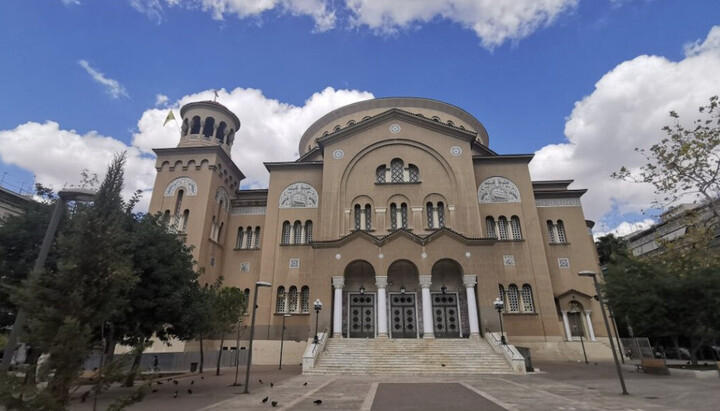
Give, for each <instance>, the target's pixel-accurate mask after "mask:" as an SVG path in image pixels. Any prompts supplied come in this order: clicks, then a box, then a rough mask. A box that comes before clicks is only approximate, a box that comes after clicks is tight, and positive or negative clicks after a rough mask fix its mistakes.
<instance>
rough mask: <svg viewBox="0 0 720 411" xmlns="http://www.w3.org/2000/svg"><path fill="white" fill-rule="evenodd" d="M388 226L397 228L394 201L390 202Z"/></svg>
mask: <svg viewBox="0 0 720 411" xmlns="http://www.w3.org/2000/svg"><path fill="white" fill-rule="evenodd" d="M390 228H391V229H393V230H396V229H397V206H396V205H395V203H392V204H390Z"/></svg>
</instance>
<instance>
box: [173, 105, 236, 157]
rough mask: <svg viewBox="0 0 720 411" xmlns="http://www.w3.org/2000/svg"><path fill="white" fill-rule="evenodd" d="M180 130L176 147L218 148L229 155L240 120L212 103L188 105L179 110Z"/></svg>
mask: <svg viewBox="0 0 720 411" xmlns="http://www.w3.org/2000/svg"><path fill="white" fill-rule="evenodd" d="M180 116H181V117H182V128H181V129H180V143H179V144H178V147H198V146H215V145H217V146H220V147H222V148H223V150H225V152H226V153H228V154H230V149H231V148H232V145H233V142H234V140H235V133H237V131H238V130H239V129H240V120H239V119H238V118H237V116H236V115H235V114H234V113H233V112H232V111H230V110H228V108H227V107H225V106H223V105H222V104H220V103H217V102H214V101H197V102H193V103H188V104H186V105H184V106H183V107H182V108H181V109H180Z"/></svg>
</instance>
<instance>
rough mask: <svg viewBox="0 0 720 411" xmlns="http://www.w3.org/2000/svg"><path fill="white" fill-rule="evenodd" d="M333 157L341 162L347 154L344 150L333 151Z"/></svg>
mask: <svg viewBox="0 0 720 411" xmlns="http://www.w3.org/2000/svg"><path fill="white" fill-rule="evenodd" d="M332 156H333V158H334V159H335V160H340V159H341V158H343V157H345V152H343V151H342V150H335V151H333V154H332Z"/></svg>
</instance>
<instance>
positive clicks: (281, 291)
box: [275, 285, 286, 313]
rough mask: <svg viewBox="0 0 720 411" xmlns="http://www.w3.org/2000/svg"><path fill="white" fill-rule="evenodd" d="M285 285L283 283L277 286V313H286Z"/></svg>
mask: <svg viewBox="0 0 720 411" xmlns="http://www.w3.org/2000/svg"><path fill="white" fill-rule="evenodd" d="M285 297H286V295H285V287H283V286H282V285H281V286H280V287H278V288H277V301H276V302H275V312H277V313H284V312H285Z"/></svg>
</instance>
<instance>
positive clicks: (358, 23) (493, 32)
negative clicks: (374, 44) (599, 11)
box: [130, 0, 578, 49]
mask: <svg viewBox="0 0 720 411" xmlns="http://www.w3.org/2000/svg"><path fill="white" fill-rule="evenodd" d="M165 2H166V3H167V4H168V5H169V6H180V7H185V8H200V9H201V10H203V11H205V12H209V13H211V14H212V16H213V18H214V19H217V20H223V19H224V18H225V17H226V16H228V15H235V16H237V17H239V18H241V19H242V18H247V17H259V16H261V15H262V14H263V13H265V12H268V11H271V10H277V11H279V12H281V13H282V12H285V13H290V14H292V15H295V16H309V17H311V18H312V19H313V20H314V21H315V30H317V31H326V30H330V29H332V28H334V27H335V26H336V25H338V21H339V20H340V19H341V18H342V20H343V23H346V24H347V25H348V26H350V27H367V28H369V29H371V30H372V31H374V32H376V33H378V34H389V33H395V32H397V31H399V30H403V29H408V28H413V27H415V26H419V25H421V24H425V23H428V22H431V21H434V20H438V19H445V20H448V21H451V22H453V23H456V24H459V25H460V26H462V27H464V28H465V29H468V30H472V31H473V32H475V34H476V35H477V36H478V37H479V38H480V40H481V44H482V45H483V47H486V48H488V49H493V48H495V47H497V46H499V45H501V44H503V43H504V42H506V41H517V40H520V39H523V38H525V37H527V36H529V35H530V34H532V33H533V32H535V31H536V30H538V29H540V28H542V27H544V26H547V25H549V24H552V23H553V22H554V21H555V20H556V19H557V17H558V16H560V15H562V14H563V13H566V12H568V11H570V10H573V9H574V8H575V6H576V5H577V3H578V0H442V1H438V0H392V1H388V0H342V1H331V0H253V1H242V0H165ZM130 4H131V5H132V6H133V7H134V8H135V9H136V10H138V11H140V12H141V13H143V14H146V15H148V16H149V17H151V18H153V19H158V20H159V19H161V16H162V12H163V10H162V4H161V3H160V0H131V3H130Z"/></svg>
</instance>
